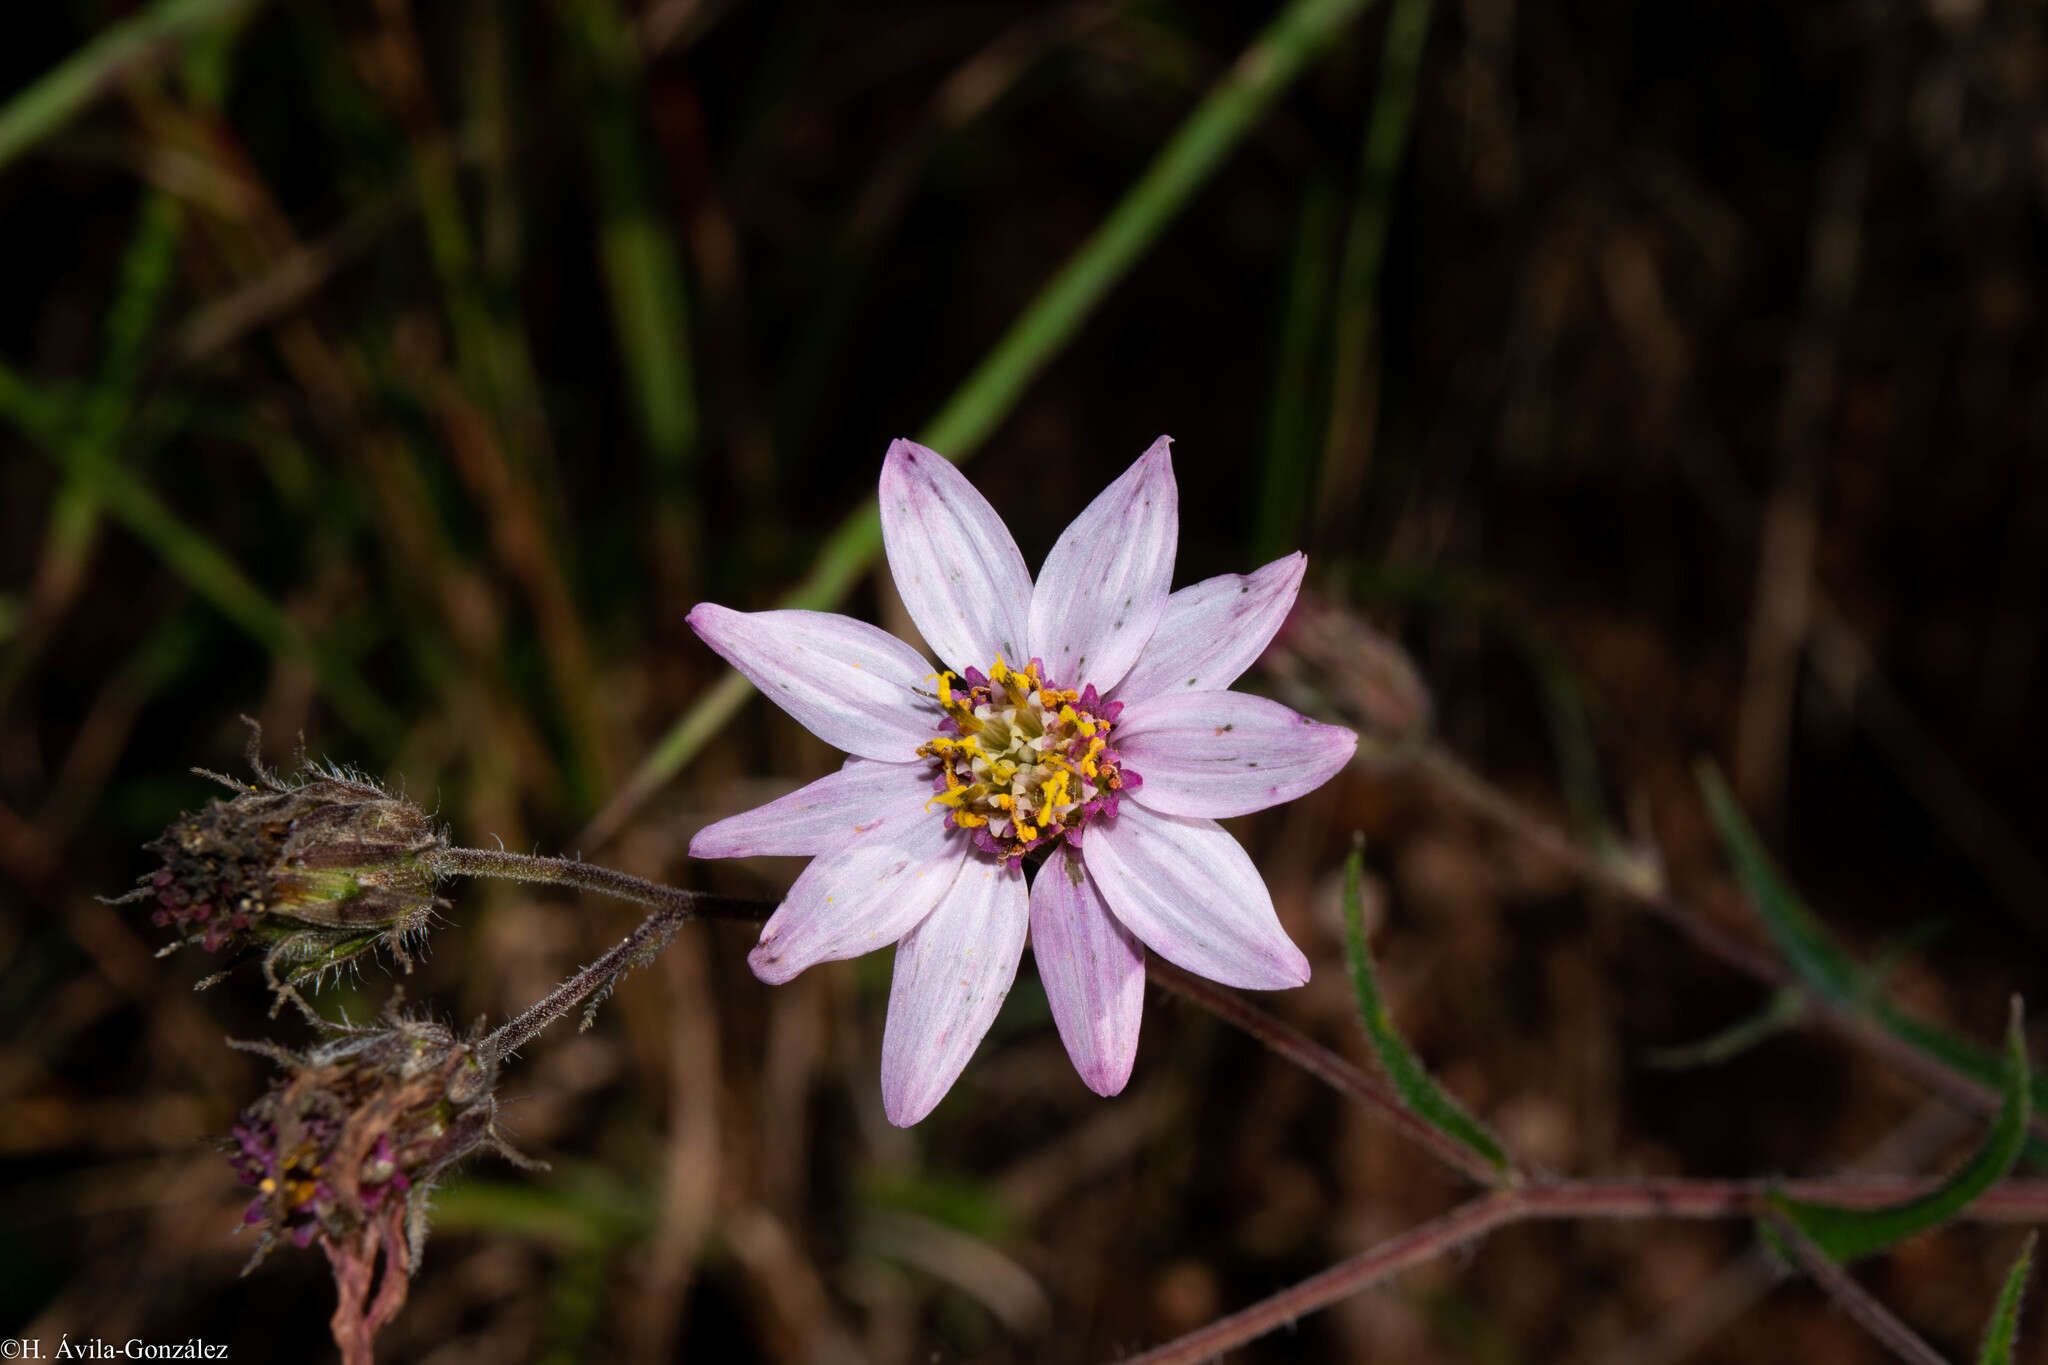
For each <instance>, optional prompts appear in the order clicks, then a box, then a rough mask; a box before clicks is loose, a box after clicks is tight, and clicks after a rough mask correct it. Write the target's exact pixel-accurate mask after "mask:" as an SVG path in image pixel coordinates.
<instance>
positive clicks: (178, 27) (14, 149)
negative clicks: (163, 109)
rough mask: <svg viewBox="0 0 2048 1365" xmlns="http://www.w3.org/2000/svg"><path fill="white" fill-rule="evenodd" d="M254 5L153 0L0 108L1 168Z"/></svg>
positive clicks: (239, 0)
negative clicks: (125, 82) (148, 65)
mask: <svg viewBox="0 0 2048 1365" xmlns="http://www.w3.org/2000/svg"><path fill="white" fill-rule="evenodd" d="M254 3H255V0H157V3H156V4H154V5H151V6H150V7H149V8H147V9H145V10H143V11H142V12H141V13H140V14H137V15H135V16H134V17H133V18H131V19H127V20H124V21H123V22H121V23H118V24H115V25H113V26H112V27H110V28H108V29H107V30H106V31H105V32H103V33H101V34H100V35H99V36H98V37H97V38H94V39H93V40H92V41H91V42H89V43H87V44H86V45H85V46H84V47H81V48H80V49H78V51H76V52H74V53H72V54H71V55H70V56H69V57H67V58H65V59H64V60H63V61H61V62H59V63H58V64H57V65H56V66H53V67H51V68H50V69H49V70H48V71H46V72H44V73H43V75H42V76H41V77H39V78H38V79H37V80H36V81H35V82H34V83H32V84H31V85H30V86H29V87H28V88H27V89H25V90H23V91H21V92H20V93H19V94H17V95H15V96H14V98H12V99H10V100H9V101H7V103H6V104H5V105H4V106H0V168H4V167H5V166H6V165H7V164H8V163H9V162H11V161H13V160H14V159H15V158H17V157H19V156H21V155H22V154H23V153H24V152H26V151H28V150H29V149H30V148H31V147H34V146H35V145H36V144H37V143H39V142H41V141H43V139H45V138H47V137H49V136H50V135H51V134H53V133H55V132H56V131H57V130H58V129H60V128H62V127H63V126H64V125H65V124H67V123H69V122H70V121H71V120H72V119H73V118H76V117H77V116H78V114H79V113H80V111H82V110H83V109H84V108H85V107H86V106H87V105H88V104H90V103H92V101H93V100H94V99H95V98H96V97H97V96H99V95H100V94H101V93H102V92H103V91H105V90H107V89H109V88H110V87H111V86H112V85H113V84H114V83H115V82H116V81H117V80H118V79H119V78H120V77H122V76H123V75H126V74H128V73H130V72H132V71H133V70H134V69H135V68H136V67H137V66H138V65H140V64H142V63H144V62H147V61H150V60H152V59H155V58H156V57H158V56H159V55H160V54H162V53H165V52H168V51H169V50H171V49H173V48H175V47H177V46H178V45H180V44H182V43H184V42H185V41H187V40H189V39H191V38H193V37H195V36H199V35H203V34H206V33H208V32H212V31H214V30H217V29H219V28H222V27H225V26H227V25H229V24H232V23H234V22H236V20H238V19H239V18H240V17H241V15H242V13H243V12H244V11H245V10H247V9H249V8H251V6H252V5H253V4H254Z"/></svg>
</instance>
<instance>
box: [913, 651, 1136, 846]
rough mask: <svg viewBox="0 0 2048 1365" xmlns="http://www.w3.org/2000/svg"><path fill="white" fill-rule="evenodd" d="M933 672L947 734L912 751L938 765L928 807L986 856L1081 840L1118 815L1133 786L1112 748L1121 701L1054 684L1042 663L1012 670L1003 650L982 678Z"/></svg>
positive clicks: (1129, 773) (977, 673) (972, 674)
mask: <svg viewBox="0 0 2048 1365" xmlns="http://www.w3.org/2000/svg"><path fill="white" fill-rule="evenodd" d="M937 678H938V684H939V691H938V700H939V706H940V709H942V710H943V711H945V713H946V718H945V720H943V721H941V722H940V728H941V730H942V732H943V733H941V734H939V735H936V736H934V737H933V738H932V739H930V740H928V741H927V742H925V743H924V744H921V745H919V746H918V750H917V752H918V753H919V755H921V756H922V757H925V758H929V759H932V760H934V761H935V762H936V763H937V764H938V765H939V772H938V776H937V777H936V778H934V779H933V781H932V790H933V791H934V792H935V793H937V794H936V795H935V796H933V797H932V799H931V801H930V802H929V803H928V806H934V805H935V806H943V807H944V808H945V811H946V823H947V824H948V825H949V826H951V827H952V828H954V829H963V830H966V831H967V834H968V837H970V838H971V839H973V840H974V844H975V846H976V847H977V848H979V849H981V850H982V851H983V852H984V853H992V854H994V855H995V856H996V857H997V858H1000V859H1003V860H1005V861H1010V860H1015V859H1018V858H1022V857H1023V856H1024V855H1025V854H1026V853H1028V852H1030V851H1031V850H1032V849H1034V848H1037V847H1038V846H1039V845H1041V844H1045V843H1047V842H1048V841H1051V840H1056V839H1058V838H1059V837H1060V836H1061V835H1065V836H1067V837H1069V838H1072V839H1076V840H1078V839H1079V838H1080V837H1081V831H1082V829H1083V828H1084V827H1085V826H1086V825H1087V823H1088V822H1089V821H1090V820H1092V819H1093V818H1095V817H1096V816H1097V815H1107V816H1109V817H1110V818H1112V819H1114V818H1115V816H1116V803H1117V794H1118V793H1119V792H1126V791H1129V790H1131V789H1132V788H1134V787H1136V786H1138V785H1139V781H1140V779H1139V777H1138V775H1137V774H1136V773H1134V772H1132V771H1131V770H1130V769H1129V768H1127V767H1125V766H1124V764H1123V760H1122V759H1120V758H1119V757H1118V756H1117V752H1116V750H1115V749H1114V748H1112V747H1111V745H1110V737H1111V732H1112V731H1113V730H1114V729H1115V727H1116V718H1117V716H1118V714H1119V713H1120V712H1122V710H1123V709H1124V706H1123V703H1122V702H1118V701H1111V702H1106V701H1103V700H1102V699H1101V698H1100V697H1098V696H1096V694H1095V688H1094V687H1093V686H1092V685H1091V686H1089V687H1088V688H1086V689H1085V690H1083V691H1079V692H1076V691H1074V690H1073V689H1071V688H1065V689H1062V688H1057V687H1054V686H1052V684H1051V683H1049V682H1047V681H1046V679H1045V675H1044V671H1043V665H1042V664H1040V663H1039V661H1038V660H1036V659H1033V660H1032V661H1031V663H1030V664H1029V665H1028V666H1026V667H1024V668H1009V667H1007V666H1005V665H1004V663H1003V661H1002V658H1001V656H998V657H997V658H996V661H995V664H994V665H993V666H992V667H991V668H990V669H989V671H988V673H987V675H986V676H984V675H983V674H982V671H981V670H980V669H978V668H970V669H968V670H967V676H966V677H965V678H964V679H956V678H954V676H953V675H952V674H951V673H941V674H938V675H937ZM956 683H957V684H959V687H958V688H957V689H956V686H955V685H956Z"/></svg>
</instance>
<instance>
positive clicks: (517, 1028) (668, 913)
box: [464, 850, 775, 1063]
mask: <svg viewBox="0 0 2048 1365" xmlns="http://www.w3.org/2000/svg"><path fill="white" fill-rule="evenodd" d="M464 851H465V852H468V851H472V850H464ZM502 856H507V857H511V856H517V855H510V854H508V855H502ZM538 861H545V860H544V859H543V860H538ZM570 866H574V867H580V868H585V869H586V870H587V871H591V872H598V873H603V874H604V875H605V877H616V878H618V879H619V881H620V882H622V883H630V884H634V885H636V886H637V887H638V888H639V892H640V894H642V895H646V896H649V897H658V899H656V900H655V904H656V905H658V906H659V907H660V908H658V909H657V910H655V912H654V913H653V914H651V915H649V916H648V917H647V918H646V919H644V920H642V921H641V922H640V927H639V928H637V929H635V930H634V931H633V932H632V933H630V934H628V935H626V936H625V937H624V938H623V939H620V940H619V942H618V945H617V946H616V947H614V948H613V949H612V950H611V951H610V952H608V953H606V954H605V955H604V956H603V957H600V958H599V959H598V960H597V961H595V962H593V963H591V964H590V965H589V966H587V967H585V968H583V969H582V970H581V971H579V972H577V973H576V974H575V975H574V976H572V977H570V978H569V979H568V980H567V981H564V982H563V983H562V984H561V985H559V986H557V987H555V988H554V989H553V990H552V991H549V992H548V993H547V995H546V996H545V997H543V998H542V999H540V1000H538V1001H536V1002H534V1003H533V1004H532V1005H530V1006H528V1007H527V1008H526V1009H525V1010H523V1011H521V1012H520V1013H519V1014H518V1015H517V1016H516V1017H515V1018H512V1019H509V1020H507V1021H506V1022H505V1023H503V1024H501V1025H499V1026H498V1028H496V1029H495V1030H493V1031H492V1032H491V1033H490V1034H489V1035H487V1036H486V1037H485V1038H484V1039H483V1041H481V1042H480V1043H478V1044H477V1051H478V1053H479V1054H480V1055H481V1056H484V1057H487V1058H489V1059H490V1060H491V1061H492V1062H493V1063H495V1062H497V1061H500V1060H502V1059H503V1058H505V1057H507V1056H509V1055H510V1054H511V1053H513V1052H515V1051H517V1050H518V1049H519V1048H520V1047H521V1046H523V1045H524V1044H525V1043H526V1042H527V1040H528V1039H530V1038H532V1037H533V1036H534V1035H536V1034H538V1033H539V1032H541V1030H543V1029H545V1028H547V1027H548V1025H550V1024H552V1023H554V1022H555V1021H556V1020H557V1019H560V1018H561V1017H562V1016H563V1015H565V1014H567V1013H569V1012H570V1011H571V1010H573V1009H575V1008H576V1007H577V1006H579V1005H582V1004H583V1003H584V1002H585V1001H586V1000H588V1001H591V1002H592V1003H591V1005H590V1007H589V1008H588V1009H586V1010H585V1012H584V1016H583V1026H584V1027H585V1028H588V1027H589V1026H590V1018H591V1013H590V1011H591V1010H593V1009H595V1007H596V1001H598V1000H602V999H603V998H604V997H605V995H606V994H608V993H609V992H610V991H611V988H612V986H613V985H614V984H615V983H616V982H617V981H618V979H619V978H620V977H621V976H623V975H625V973H626V972H628V971H630V970H632V969H633V968H634V967H638V966H642V965H644V964H645V963H647V962H649V961H652V960H653V958H654V955H655V954H656V953H658V952H660V951H661V950H662V949H663V948H666V947H667V946H668V945H669V941H670V940H671V939H673V938H674V937H675V936H676V931H677V930H678V929H680V928H682V927H683V924H684V923H685V922H686V921H688V920H691V919H694V918H696V917H697V915H698V914H699V906H700V904H701V903H702V902H704V901H713V902H716V903H717V909H716V910H715V911H714V913H716V914H718V916H719V917H720V918H723V919H745V920H753V921H759V920H763V919H766V918H767V917H768V913H769V912H770V911H772V910H773V909H774V908H775V907H774V906H773V905H772V904H768V903H765V902H761V901H748V900H741V899H738V898H736V897H729V896H704V897H700V896H698V895H697V893H695V892H691V891H682V890H678V889H677V888H675V887H671V886H662V885H661V884H659V883H657V882H643V881H641V880H640V879H639V878H638V877H629V876H627V875H626V874H624V873H622V872H612V871H610V870H609V869H607V868H601V867H588V866H587V865H586V864H582V863H574V864H570ZM574 884H576V885H591V886H596V885H597V879H592V881H590V882H588V883H580V882H579V883H574ZM617 894H619V895H626V894H627V893H626V892H624V891H620V892H618V893H617ZM633 898H637V897H629V899H633Z"/></svg>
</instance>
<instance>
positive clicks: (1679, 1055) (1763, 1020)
mask: <svg viewBox="0 0 2048 1365" xmlns="http://www.w3.org/2000/svg"><path fill="white" fill-rule="evenodd" d="M1805 1017H1806V996H1805V995H1804V994H1803V993H1802V992H1800V991H1798V990H1795V989H1793V988H1792V987H1790V986H1787V987H1786V988H1784V989H1783V990H1779V991H1774V992H1773V993H1772V995H1771V998H1770V999H1769V1000H1766V1001H1765V1002H1764V1007H1763V1008H1762V1009H1760V1010H1758V1011H1756V1012H1755V1013H1754V1014H1751V1015H1749V1016H1747V1017H1746V1018H1742V1019H1738V1020H1736V1021H1735V1022H1734V1023H1732V1024H1730V1025H1729V1026H1728V1027H1727V1028H1724V1029H1722V1030H1721V1031H1720V1032H1719V1033H1716V1034H1713V1035H1711V1036H1709V1037H1706V1038H1702V1039H1700V1040H1699V1041H1698V1042H1697V1043H1686V1044H1683V1045H1681V1046H1679V1047H1660V1048H1658V1049H1656V1050H1655V1051H1653V1052H1651V1053H1649V1054H1648V1056H1646V1057H1645V1058H1644V1060H1645V1061H1647V1062H1648V1063H1649V1064H1650V1065H1651V1066H1653V1067H1656V1068H1657V1069H1659V1070H1661V1071H1687V1070H1690V1069H1692V1068H1693V1067H1697V1066H1719V1065H1720V1064H1721V1063H1722V1062H1725V1061H1728V1060H1730V1059H1731V1058H1734V1057H1738V1056H1740V1055H1742V1054H1743V1053H1745V1052H1747V1051H1749V1050H1750V1049H1751V1048H1753V1047H1755V1046H1756V1045H1757V1044H1758V1043H1761V1042H1762V1041H1763V1040H1764V1039H1766V1038H1768V1037H1770V1036H1771V1035H1772V1034H1775V1033H1779V1032H1781V1031H1783V1030H1784V1029H1786V1028H1789V1027H1790V1026H1791V1025H1793V1024H1796V1023H1798V1022H1799V1021H1800V1020H1801V1019H1803V1018H1805Z"/></svg>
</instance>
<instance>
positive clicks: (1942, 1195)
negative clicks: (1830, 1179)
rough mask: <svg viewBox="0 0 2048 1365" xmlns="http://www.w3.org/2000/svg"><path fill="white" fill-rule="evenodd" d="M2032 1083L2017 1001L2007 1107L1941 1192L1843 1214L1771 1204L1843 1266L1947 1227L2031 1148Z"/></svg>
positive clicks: (1775, 1200) (2009, 1038)
mask: <svg viewBox="0 0 2048 1365" xmlns="http://www.w3.org/2000/svg"><path fill="white" fill-rule="evenodd" d="M2029 1079H2030V1076H2029V1071H2028V1068H2027V1040H2026V1034H2025V1033H2024V1032H2023V1030H2022V1029H2021V1027H2020V1003H2019V1001H2018V999H2014V1001H2013V1008H2012V1019H2011V1022H2010V1024H2008V1026H2007V1028H2006V1041H2005V1074H2004V1083H2003V1085H2002V1086H2001V1087H2000V1088H2001V1090H2002V1091H2003V1092H2004V1095H2005V1102H2004V1103H2003V1104H2002V1105H2001V1106H2000V1107H1999V1110H1998V1118H1997V1120H1996V1121H1995V1122H1994V1123H1993V1124H1992V1125H1991V1133H1990V1136H1989V1137H1987V1138H1986V1139H1985V1141H1984V1145H1983V1146H1982V1147H1980V1148H1978V1149H1977V1154H1976V1155H1975V1156H1973V1157H1971V1158H1970V1159H1969V1160H1968V1161H1967V1162H1965V1163H1964V1164H1963V1166H1962V1168H1961V1169H1960V1170H1958V1171H1957V1172H1956V1173H1955V1174H1954V1175H1952V1176H1950V1177H1949V1178H1948V1179H1947V1180H1945V1181H1943V1182H1942V1183H1941V1185H1940V1186H1939V1187H1938V1188H1936V1189H1933V1190H1930V1191H1929V1192H1928V1193H1926V1194H1923V1195H1921V1196H1919V1197H1918V1198H1915V1199H1909V1200H1906V1201H1905V1202H1904V1203H1901V1204H1894V1205H1892V1206H1891V1207H1889V1208H1882V1209H1843V1208H1836V1207H1833V1206H1831V1205H1827V1204H1808V1203H1803V1202H1801V1201H1799V1200H1796V1199H1788V1198H1786V1197H1784V1196H1783V1195H1773V1196H1771V1203H1772V1204H1773V1205H1775V1206H1776V1207H1777V1208H1778V1209H1779V1210H1780V1211H1781V1212H1783V1213H1784V1214H1785V1216H1786V1217H1787V1218H1790V1219H1791V1220H1792V1221H1793V1222H1794V1223H1795V1224H1797V1225H1798V1227H1799V1229H1800V1230H1801V1231H1802V1232H1804V1233H1805V1234H1806V1235H1807V1236H1808V1237H1811V1238H1812V1239H1813V1241H1814V1243H1815V1245H1817V1246H1818V1247H1820V1249H1821V1250H1822V1251H1824V1252H1826V1253H1827V1254H1828V1255H1829V1256H1831V1257H1833V1258H1834V1259H1835V1260H1838V1261H1847V1260H1853V1259H1855V1258H1856V1257H1858V1256H1868V1255H1870V1254H1872V1253H1873V1252H1877V1251H1882V1250H1884V1248H1886V1247H1888V1246H1890V1245H1891V1244H1892V1243H1894V1242H1897V1241H1899V1240H1901V1239H1902V1238H1906V1237H1910V1236H1912V1235H1913V1234H1914V1233H1916V1232H1922V1231H1925V1230H1926V1229H1928V1228H1931V1227H1935V1226H1937V1225H1938V1224H1941V1223H1945V1222H1947V1221H1948V1220H1949V1219H1951V1218H1953V1217H1955V1216H1956V1215H1957V1214H1959V1213H1961V1212H1962V1211H1963V1210H1964V1209H1966V1208H1968V1207H1969V1206H1970V1205H1971V1203H1973V1202H1974V1201H1975V1200H1976V1198H1977V1196H1978V1195H1980V1194H1982V1193H1984V1191H1986V1190H1988V1189H1990V1188H1991V1187H1992V1186H1993V1185H1995V1184H1997V1183H1998V1182H1999V1181H2000V1180H2002V1179H2004V1178H2005V1174H2006V1172H2007V1171H2010V1170H2011V1169H2012V1164H2013V1162H2014V1160H2016V1159H2017V1158H2018V1156H2019V1154H2020V1149H2021V1147H2023V1146H2024V1145H2025V1144H2026V1139H2027V1120H2028V1117H2029V1116H2030V1114H2031V1113H2032V1101H2031V1096H2030V1094H2029V1091H2030V1086H2029V1083H2028V1082H2029Z"/></svg>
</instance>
